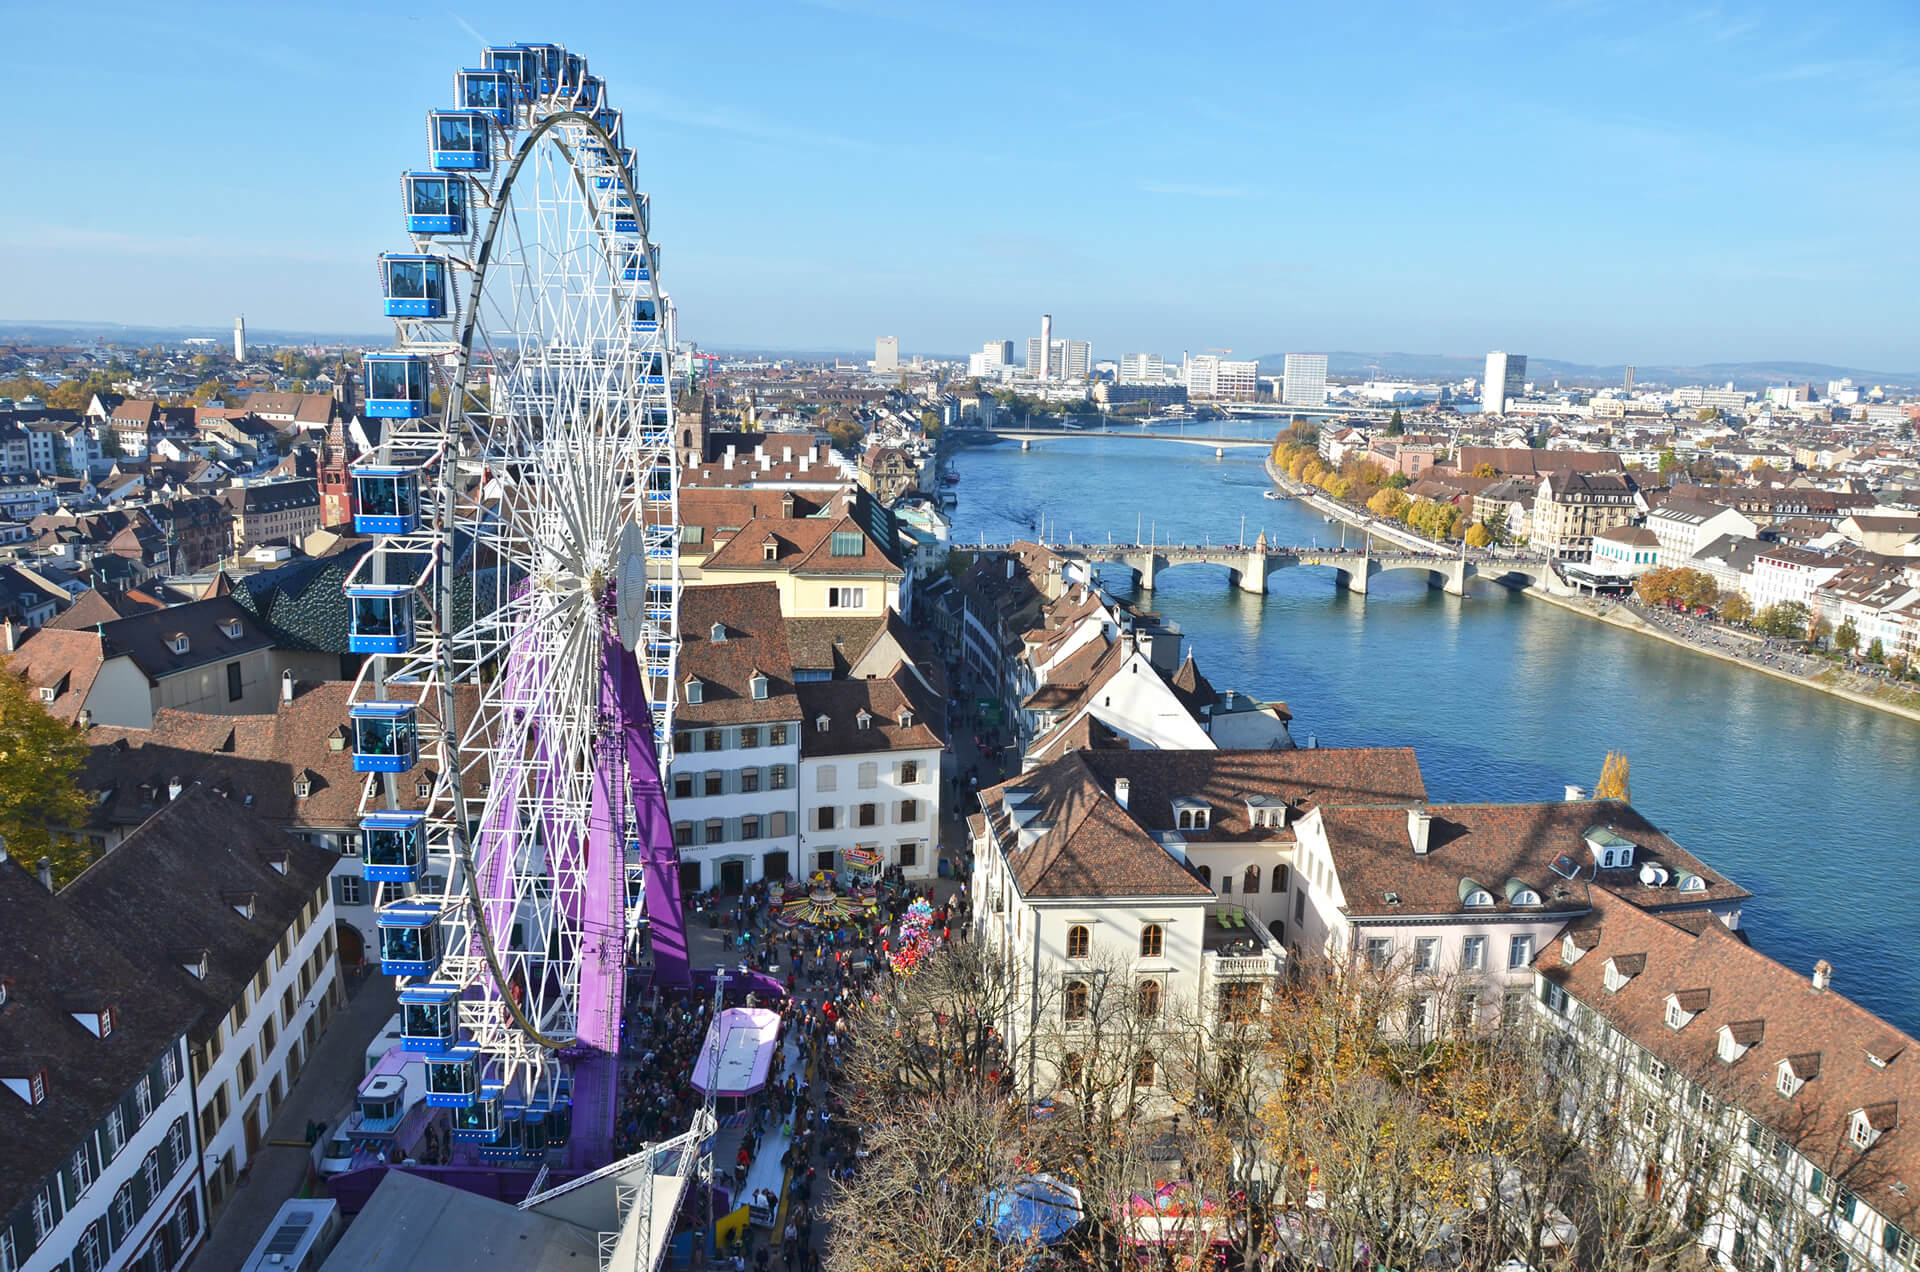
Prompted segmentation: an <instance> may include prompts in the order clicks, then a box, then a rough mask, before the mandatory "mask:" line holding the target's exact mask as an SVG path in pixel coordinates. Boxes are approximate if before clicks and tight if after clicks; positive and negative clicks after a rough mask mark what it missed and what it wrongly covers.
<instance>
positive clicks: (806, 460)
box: [800, 451, 813, 473]
mask: <svg viewBox="0 0 1920 1272" xmlns="http://www.w3.org/2000/svg"><path fill="white" fill-rule="evenodd" d="M812 462H813V452H812V451H801V452H800V471H801V472H803V473H804V472H806V471H807V465H808V464H811V463H812Z"/></svg>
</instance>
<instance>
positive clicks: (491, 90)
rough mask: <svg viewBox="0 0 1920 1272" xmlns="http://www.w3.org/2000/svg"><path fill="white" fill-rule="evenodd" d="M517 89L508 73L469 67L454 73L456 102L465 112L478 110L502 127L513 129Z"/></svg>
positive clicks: (454, 96)
mask: <svg viewBox="0 0 1920 1272" xmlns="http://www.w3.org/2000/svg"><path fill="white" fill-rule="evenodd" d="M517 87H518V85H517V84H516V83H515V82H514V78H513V76H512V75H511V74H509V73H508V72H507V71H505V70H495V69H492V68H487V67H467V68H465V69H464V70H461V71H458V72H456V73H455V74H454V77H453V100H454V103H455V104H456V105H458V106H459V107H460V108H461V109H462V110H471V111H478V112H479V113H481V114H483V115H485V116H486V117H487V118H489V119H491V120H493V122H494V123H496V124H498V125H500V126H501V127H502V128H510V127H512V125H513V120H514V97H515V89H516V88H517Z"/></svg>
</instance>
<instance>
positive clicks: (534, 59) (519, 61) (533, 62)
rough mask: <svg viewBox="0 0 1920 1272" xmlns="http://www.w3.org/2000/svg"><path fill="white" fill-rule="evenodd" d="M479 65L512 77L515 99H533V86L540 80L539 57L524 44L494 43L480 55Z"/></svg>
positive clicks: (525, 100) (523, 100)
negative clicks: (503, 72)
mask: <svg viewBox="0 0 1920 1272" xmlns="http://www.w3.org/2000/svg"><path fill="white" fill-rule="evenodd" d="M480 62H481V65H483V66H485V67H486V68H487V69H488V70H490V71H505V72H506V73H507V74H508V75H511V76H512V77H513V94H514V100H515V101H521V102H529V101H532V100H533V94H534V87H535V86H536V85H537V84H539V82H540V59H539V55H538V54H536V53H535V52H534V51H533V50H532V49H530V48H528V47H527V46H526V45H524V44H496V45H494V46H493V47H491V48H489V49H487V50H486V51H485V52H484V53H482V54H481V56H480Z"/></svg>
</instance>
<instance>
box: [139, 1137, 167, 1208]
mask: <svg viewBox="0 0 1920 1272" xmlns="http://www.w3.org/2000/svg"><path fill="white" fill-rule="evenodd" d="M140 1182H141V1183H143V1184H145V1185H146V1186H147V1196H148V1197H149V1198H153V1197H158V1196H159V1195H160V1185H161V1184H163V1183H165V1182H166V1179H165V1178H164V1177H163V1176H162V1174H161V1169H160V1150H159V1149H157V1148H156V1149H154V1150H153V1151H152V1152H150V1153H148V1154H147V1155H146V1157H145V1158H143V1159H142V1160H141V1162H140Z"/></svg>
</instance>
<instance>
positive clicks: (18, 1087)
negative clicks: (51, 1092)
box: [0, 1066, 47, 1104]
mask: <svg viewBox="0 0 1920 1272" xmlns="http://www.w3.org/2000/svg"><path fill="white" fill-rule="evenodd" d="M0 1083H4V1084H5V1085H6V1088H7V1090H9V1091H11V1092H13V1093H14V1094H15V1095H17V1096H19V1097H20V1098H21V1099H23V1100H25V1101H26V1102H27V1103H28V1104H40V1103H43V1102H44V1101H45V1100H46V1098H47V1071H46V1069H45V1067H44V1066H43V1067H41V1068H37V1069H32V1070H28V1071H23V1072H17V1073H4V1074H0Z"/></svg>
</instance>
